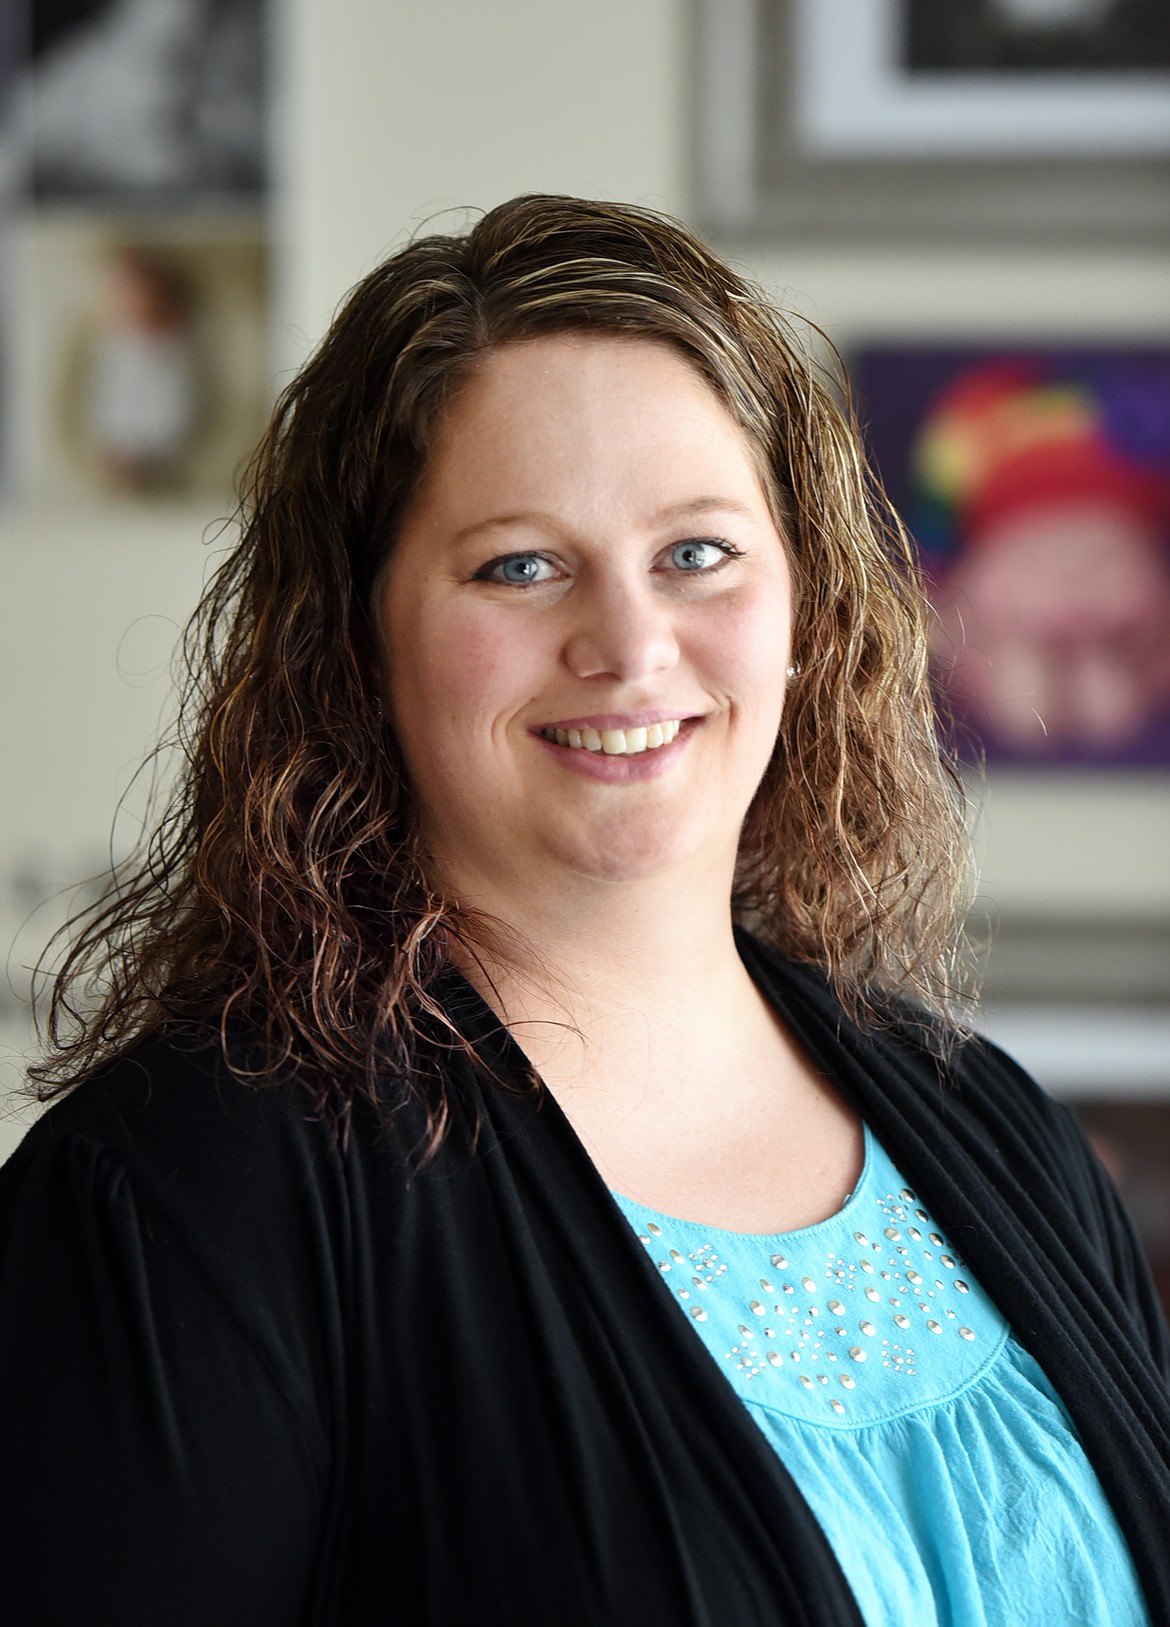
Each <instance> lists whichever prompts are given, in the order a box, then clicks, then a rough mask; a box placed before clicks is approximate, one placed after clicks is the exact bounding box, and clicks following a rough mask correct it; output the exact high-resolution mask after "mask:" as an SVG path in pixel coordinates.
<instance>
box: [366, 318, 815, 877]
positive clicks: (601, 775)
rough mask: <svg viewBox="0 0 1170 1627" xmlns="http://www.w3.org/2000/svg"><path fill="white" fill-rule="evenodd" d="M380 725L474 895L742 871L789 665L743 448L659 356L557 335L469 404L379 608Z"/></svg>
mask: <svg viewBox="0 0 1170 1627" xmlns="http://www.w3.org/2000/svg"><path fill="white" fill-rule="evenodd" d="M380 620H381V630H382V635H383V646H384V653H385V693H386V699H387V705H388V710H389V715H390V717H391V720H392V722H393V725H394V728H395V731H396V733H397V736H398V740H399V743H400V745H401V749H402V752H403V755H404V758H405V762H406V765H407V769H408V772H409V775H410V778H411V782H412V786H413V790H414V793H415V796H416V799H417V803H418V806H419V809H420V814H421V820H422V829H423V834H424V837H425V839H426V842H427V846H428V849H429V852H430V854H431V857H432V860H433V862H434V864H435V865H436V867H437V870H438V873H439V875H440V877H441V878H442V880H443V881H444V882H445V883H446V884H448V885H449V886H451V887H452V888H453V890H454V891H455V893H456V896H459V897H462V898H464V899H471V900H472V901H477V900H482V899H485V898H494V899H495V900H496V901H497V902H498V901H499V899H500V897H501V896H503V897H507V896H509V895H511V896H516V895H517V889H521V890H522V891H521V892H520V894H519V896H524V893H525V892H530V891H531V890H532V889H535V888H541V889H545V888H548V887H550V886H551V887H556V886H557V885H558V884H559V885H562V886H564V885H565V884H566V883H567V882H568V881H569V879H570V876H571V877H574V878H582V877H591V878H595V879H596V880H598V881H601V882H609V883H612V882H621V881H630V880H635V879H639V878H644V877H646V876H649V875H655V874H659V875H661V874H663V873H666V872H674V871H678V870H680V869H685V868H686V867H692V869H693V867H696V866H698V867H700V868H702V867H708V866H712V865H714V866H717V867H719V873H720V874H722V873H723V872H724V871H725V872H726V879H727V883H728V885H730V878H731V872H732V869H733V867H734V862H735V855H736V850H737V846H738V841H739V832H740V825H741V823H742V820H743V817H744V814H745V812H746V810H747V808H748V805H749V803H750V801H751V799H752V796H753V794H754V792H755V790H756V787H757V785H758V784H759V781H760V778H761V776H762V774H763V772H764V769H765V767H766V765H767V763H768V760H769V758H770V756H771V753H772V749H773V745H774V743H775V739H776V732H777V728H778V725H779V722H780V713H781V709H782V707H783V702H784V688H785V672H786V668H787V665H788V660H789V653H788V651H789V627H790V583H789V573H788V565H787V561H786V558H785V553H784V547H783V544H782V541H781V538H780V536H779V534H778V532H777V529H776V525H775V523H774V521H773V519H772V516H771V513H770V510H769V506H768V502H767V499H766V497H765V494H764V491H763V488H762V486H761V484H760V480H759V477H758V475H757V473H756V469H755V467H754V465H753V461H752V457H751V454H750V452H749V448H748V444H747V442H746V439H745V437H744V435H743V433H742V431H741V430H740V429H739V427H738V426H737V424H736V423H735V421H734V420H733V419H732V418H731V416H730V415H729V414H728V412H727V411H726V409H725V408H724V407H723V406H722V404H721V403H720V401H719V400H718V398H717V397H716V396H715V395H714V393H713V392H712V390H711V389H710V388H709V386H708V385H707V384H706V382H705V381H704V380H703V379H702V378H701V377H700V375H699V374H698V372H697V371H696V370H695V369H694V368H693V367H692V366H691V365H690V364H689V363H688V362H687V361H685V360H684V359H683V358H682V357H681V356H680V355H679V354H678V353H677V352H676V351H675V350H673V349H672V348H671V347H669V346H668V345H665V344H660V343H657V342H654V341H647V340H640V339H622V338H614V337H602V336H596V337H594V336H577V335H566V334H559V335H553V336H550V337H548V338H539V339H531V340H524V341H520V342H515V343H512V344H508V345H505V346H503V347H502V348H500V349H499V350H496V351H493V352H491V353H489V355H488V356H487V357H486V358H485V359H484V360H483V362H482V363H481V364H480V365H479V366H478V367H477V370H476V371H475V373H474V374H473V375H472V377H471V379H470V380H469V381H468V382H467V383H466V385H465V386H464V387H463V389H462V391H461V392H460V393H459V395H458V396H457V397H456V399H455V401H454V403H453V405H452V407H451V409H450V411H449V413H448V415H447V417H446V419H445V421H444V423H443V426H442V429H441V431H440V434H439V438H438V441H437V444H436V447H435V450H434V454H433V457H432V460H431V464H430V467H429V471H428V474H427V478H426V480H425V481H424V483H423V486H422V488H421V490H420V492H419V493H418V495H417V497H416V499H415V500H414V502H413V504H412V505H411V507H410V508H409V510H408V512H407V514H406V516H405V519H404V522H403V525H402V527H401V530H400V533H399V536H398V539H397V542H396V544H395V548H394V553H393V556H392V558H391V561H390V564H389V567H388V571H387V575H386V577H385V580H384V585H383V587H382V589H381V594H380Z"/></svg>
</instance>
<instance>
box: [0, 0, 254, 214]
mask: <svg viewBox="0 0 1170 1627" xmlns="http://www.w3.org/2000/svg"><path fill="white" fill-rule="evenodd" d="M10 9H12V10H13V11H14V13H15V14H16V16H17V17H19V19H20V22H21V24H22V30H21V31H22V33H23V52H22V62H21V65H20V68H19V71H18V77H17V85H16V97H15V100H16V103H17V107H16V114H17V128H18V136H19V141H20V144H21V147H22V149H23V154H22V159H23V161H22V164H21V168H22V169H23V172H24V181H25V185H26V187H27V188H28V190H29V191H30V192H31V194H32V196H33V197H35V198H37V199H44V200H49V199H68V200H70V201H73V202H79V201H87V202H91V203H94V202H101V201H102V200H108V201H111V202H114V203H117V204H125V203H126V202H129V201H134V202H149V203H151V204H152V205H164V206H166V207H175V206H176V205H183V204H188V203H197V202H201V201H205V200H207V199H223V198H227V197H248V198H255V197H257V196H258V195H259V194H260V193H261V192H262V190H263V188H264V184H265V170H266V153H265V147H266V140H265V137H266V118H267V112H266V99H267V98H266V80H267V73H266V62H265V43H266V42H265V32H264V21H265V9H266V6H265V0H166V4H159V3H158V0H18V4H17V5H16V6H15V7H13V8H10Z"/></svg>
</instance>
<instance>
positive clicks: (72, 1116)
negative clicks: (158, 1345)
mask: <svg viewBox="0 0 1170 1627" xmlns="http://www.w3.org/2000/svg"><path fill="white" fill-rule="evenodd" d="M346 1183H347V1172H346V1170H345V1167H344V1154H343V1150H342V1147H341V1145H340V1142H339V1139H338V1137H337V1136H336V1135H335V1133H334V1131H333V1128H332V1126H331V1125H329V1124H328V1123H326V1122H324V1121H323V1120H321V1119H320V1118H319V1117H317V1116H315V1114H314V1110H313V1101H312V1097H311V1096H310V1094H309V1092H308V1091H307V1090H306V1089H305V1088H304V1086H303V1085H301V1084H300V1083H298V1082H296V1081H295V1080H279V1079H278V1080H277V1081H276V1082H275V1083H272V1084H263V1085H262V1084H252V1083H248V1082H246V1080H245V1079H244V1078H241V1077H239V1076H238V1075H237V1074H236V1073H234V1072H233V1071H232V1070H231V1069H229V1068H228V1067H227V1065H226V1063H225V1061H224V1058H223V1054H222V1051H221V1050H220V1048H219V1046H218V1045H217V1044H216V1043H212V1042H202V1041H200V1040H199V1039H198V1038H197V1037H194V1036H190V1035H184V1034H182V1033H179V1032H172V1033H166V1034H157V1035H154V1036H151V1037H149V1038H147V1039H144V1040H143V1041H141V1042H140V1043H139V1044H137V1045H135V1046H134V1047H133V1048H132V1049H130V1050H128V1051H127V1052H126V1053H125V1054H123V1055H122V1056H120V1057H118V1058H117V1059H116V1060H114V1061H112V1062H110V1063H109V1064H107V1065H106V1066H104V1067H103V1068H101V1069H100V1070H99V1071H98V1072H96V1073H94V1074H93V1075H91V1076H90V1077H89V1078H87V1079H85V1080H84V1081H83V1082H81V1083H80V1084H78V1085H77V1086H75V1087H74V1088H73V1090H71V1091H70V1092H69V1094H68V1095H66V1096H64V1097H62V1098H61V1099H60V1100H59V1101H58V1102H56V1103H55V1104H54V1105H53V1106H52V1107H50V1108H49V1109H48V1110H47V1111H46V1112H45V1113H44V1114H43V1115H42V1117H41V1118H40V1119H39V1120H38V1121H37V1122H36V1123H35V1124H34V1125H33V1126H32V1128H31V1129H30V1130H29V1131H28V1133H27V1135H26V1136H25V1137H24V1140H23V1141H22V1142H21V1143H20V1145H19V1146H18V1147H17V1149H16V1151H15V1152H14V1153H13V1154H12V1156H11V1157H10V1158H9V1160H8V1162H7V1163H6V1164H5V1165H4V1167H3V1168H2V1169H0V1230H3V1231H5V1232H10V1231H11V1228H12V1226H13V1225H14V1224H15V1223H16V1217H18V1216H23V1217H24V1221H25V1222H26V1223H27V1222H32V1223H33V1224H34V1225H35V1224H47V1225H51V1224H55V1223H56V1220H55V1217H59V1216H61V1215H63V1214H64V1213H65V1212H66V1211H67V1210H68V1209H70V1208H71V1207H72V1208H80V1209H82V1210H84V1211H85V1212H87V1213H91V1214H92V1215H94V1216H95V1217H107V1216H110V1215H114V1214H128V1213H132V1214H133V1216H134V1217H135V1224H136V1225H143V1226H146V1227H148V1228H149V1227H150V1226H154V1225H157V1226H160V1227H162V1228H164V1229H167V1230H169V1231H170V1232H172V1233H173V1234H174V1235H175V1236H176V1237H177V1238H180V1239H182V1240H183V1241H184V1243H185V1244H186V1245H187V1246H190V1247H193V1248H196V1249H198V1251H199V1252H200V1253H201V1254H203V1253H206V1254H208V1255H211V1254H213V1253H214V1254H216V1255H223V1256H226V1255H228V1254H230V1253H231V1252H232V1251H234V1250H238V1245H239V1242H240V1240H241V1239H243V1238H249V1239H251V1242H250V1244H249V1248H250V1250H253V1251H254V1248H255V1246H257V1245H258V1244H261V1240H262V1239H263V1238H265V1237H270V1238H273V1237H281V1236H283V1238H284V1239H285V1243H286V1245H291V1244H293V1243H294V1241H295V1238H296V1237H297V1236H298V1235H302V1234H305V1235H306V1236H307V1233H308V1231H311V1230H314V1229H316V1230H319V1229H320V1227H321V1225H322V1223H323V1224H324V1226H325V1227H326V1228H327V1229H328V1230H335V1229H336V1228H337V1227H339V1226H343V1225H344V1223H345V1213H346V1207H347V1205H346V1194H345V1188H346ZM261 1246H262V1245H261Z"/></svg>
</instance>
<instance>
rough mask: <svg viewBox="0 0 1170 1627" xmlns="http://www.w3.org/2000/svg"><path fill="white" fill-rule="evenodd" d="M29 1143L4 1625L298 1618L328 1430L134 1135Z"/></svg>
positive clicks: (315, 1534)
mask: <svg viewBox="0 0 1170 1627" xmlns="http://www.w3.org/2000/svg"><path fill="white" fill-rule="evenodd" d="M38 1128H39V1127H38ZM29 1143H31V1144H29ZM29 1143H26V1145H25V1146H24V1147H22V1148H21V1149H20V1150H19V1151H18V1153H17V1154H16V1155H15V1157H14V1158H13V1159H12V1160H11V1161H10V1163H9V1165H8V1166H7V1167H6V1168H5V1170H3V1171H2V1172H0V1597H2V1598H3V1600H4V1613H5V1616H6V1619H8V1620H11V1621H26V1622H33V1621H35V1622H37V1623H38V1624H39V1627H66V1624H69V1627H73V1624H75V1623H77V1622H79V1621H95V1622H116V1623H118V1624H119V1627H147V1624H150V1627H156V1624H157V1623H158V1622H160V1621H165V1622H167V1623H168V1627H188V1624H190V1627H196V1624H199V1627H207V1624H208V1623H210V1622H225V1623H226V1622H247V1623H249V1627H269V1624H271V1627H277V1624H279V1627H292V1624H294V1623H299V1622H301V1621H302V1620H303V1619H304V1618H305V1615H306V1598H307V1593H308V1590H309V1588H310V1578H311V1575H312V1570H313V1565H314V1559H315V1554H316V1549H317V1545H318V1541H319V1531H320V1523H321V1507H322V1499H323V1482H324V1478H325V1466H324V1462H323V1456H322V1452H321V1450H320V1445H319V1442H317V1441H316V1440H315V1439H314V1438H313V1436H312V1433H311V1430H308V1429H307V1428H306V1425H305V1421H304V1417H303V1414H301V1413H300V1412H299V1409H298V1408H297V1407H296V1406H295V1404H294V1401H293V1398H292V1397H291V1396H290V1395H289V1394H288V1393H287V1387H286V1386H285V1385H284V1384H283V1383H282V1381H281V1376H280V1374H279V1373H277V1372H275V1371H274V1370H273V1368H272V1365H271V1362H270V1361H269V1360H268V1359H266V1354H265V1352H264V1351H263V1350H262V1349H261V1348H258V1346H257V1343H256V1341H255V1340H254V1339H253V1338H252V1337H251V1336H250V1335H249V1332H248V1330H247V1329H246V1327H245V1326H243V1325H242V1323H241V1320H240V1318H239V1315H238V1314H237V1310H236V1308H234V1307H233V1306H232V1305H231V1304H229V1303H228V1302H227V1301H226V1300H225V1298H224V1297H223V1294H222V1292H221V1290H220V1288H219V1287H218V1286H217V1283H216V1282H215V1280H214V1279H213V1276H212V1275H209V1273H208V1271H207V1269H206V1265H205V1263H202V1262H201V1261H200V1259H199V1258H198V1257H197V1256H196V1254H195V1253H194V1252H192V1250H191V1248H190V1247H189V1246H188V1244H187V1242H185V1240H184V1238H183V1237H182V1236H181V1235H180V1233H179V1230H178V1229H177V1228H176V1227H175V1225H174V1224H173V1222H172V1220H171V1219H170V1218H169V1217H168V1215H167V1213H166V1212H165V1208H164V1207H163V1206H161V1205H160V1204H158V1203H157V1202H155V1201H153V1199H152V1195H151V1193H150V1192H149V1191H148V1190H144V1189H143V1187H142V1185H141V1184H136V1182H135V1180H134V1179H133V1177H132V1175H131V1173H130V1171H129V1169H128V1167H127V1165H126V1163H125V1162H124V1161H123V1159H122V1157H121V1156H120V1154H119V1153H118V1151H117V1150H111V1149H110V1148H109V1147H106V1146H102V1145H100V1144H97V1143H95V1142H93V1141H91V1140H88V1139H87V1138H85V1137H84V1136H80V1135H76V1134H72V1133H71V1134H65V1135H60V1134H58V1135H53V1136H44V1137H41V1138H38V1137H37V1135H36V1132H35V1131H34V1132H33V1134H32V1135H31V1136H30V1138H29Z"/></svg>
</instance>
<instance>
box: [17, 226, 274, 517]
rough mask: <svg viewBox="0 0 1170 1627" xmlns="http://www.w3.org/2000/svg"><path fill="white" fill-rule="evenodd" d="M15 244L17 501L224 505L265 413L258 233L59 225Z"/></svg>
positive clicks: (263, 266) (263, 271)
mask: <svg viewBox="0 0 1170 1627" xmlns="http://www.w3.org/2000/svg"><path fill="white" fill-rule="evenodd" d="M16 235H17V238H18V253H17V259H18V262H19V285H20V300H21V308H22V311H23V313H24V320H22V322H21V324H20V330H19V334H17V335H14V343H13V358H12V359H13V368H12V373H13V378H12V385H11V388H10V399H15V400H17V401H19V403H20V412H19V414H17V415H16V416H15V419H14V422H16V419H18V420H19V422H18V423H17V424H16V432H14V442H18V444H14V447H13V453H14V457H13V467H14V469H19V471H20V487H21V493H22V495H24V496H26V497H29V498H34V499H36V500H39V501H45V500H51V501H65V502H69V501H72V502H77V501H84V502H90V501H92V500H94V499H98V500H101V499H103V498H106V499H116V500H121V501H125V500H130V501H143V500H146V501H150V500H157V499H163V498H166V499H171V498H187V497H199V496H209V497H213V498H214V499H215V500H216V501H217V502H218V501H223V500H227V499H230V497H231V494H232V492H233V489H234V485H235V481H236V478H237V476H238V473H239V471H240V469H241V467H242V465H243V463H244V461H245V460H246V458H247V457H248V455H249V453H250V452H251V450H252V447H253V446H254V445H255V443H256V441H257V440H258V439H259V436H260V434H261V432H262V430H263V427H264V424H265V421H266V418H267V414H268V410H269V407H270V399H271V381H270V378H269V364H268V302H267V253H266V248H265V243H264V239H263V236H262V234H261V233H260V232H259V231H258V230H257V228H256V227H254V226H250V225H249V224H247V223H246V222H243V221H238V220H232V219H224V220H221V221H219V222H213V221H211V220H209V219H208V218H207V217H205V216H200V217H198V218H197V219H191V218H189V217H186V216H179V217H177V218H176V219H172V220H170V221H167V220H165V219H164V220H158V219H156V220H154V221H152V222H146V221H142V220H134V219H127V220H120V219H115V218H112V217H109V216H106V215H104V214H101V215H92V214H85V215H73V214H71V213H68V214H67V213H63V212H60V211H54V212H53V213H52V214H51V215H49V216H45V217H34V218H31V219H25V220H23V221H22V222H20V225H19V231H18V232H17V234H16Z"/></svg>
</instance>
